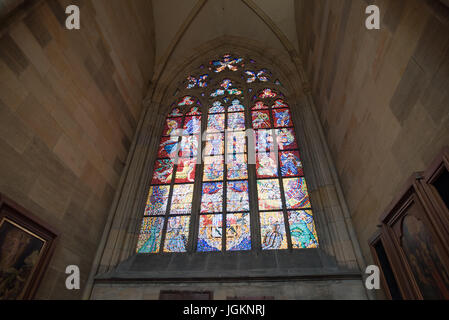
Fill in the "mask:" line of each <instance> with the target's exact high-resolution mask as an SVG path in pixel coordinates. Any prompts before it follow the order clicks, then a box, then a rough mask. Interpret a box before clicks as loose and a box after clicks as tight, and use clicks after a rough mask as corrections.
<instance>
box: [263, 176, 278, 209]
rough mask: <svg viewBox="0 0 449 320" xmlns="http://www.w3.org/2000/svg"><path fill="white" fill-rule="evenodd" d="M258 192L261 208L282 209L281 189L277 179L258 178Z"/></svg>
mask: <svg viewBox="0 0 449 320" xmlns="http://www.w3.org/2000/svg"><path fill="white" fill-rule="evenodd" d="M257 192H258V197H259V210H279V209H282V201H281V191H280V187H279V181H278V180H277V179H276V180H275V179H270V180H258V181H257Z"/></svg>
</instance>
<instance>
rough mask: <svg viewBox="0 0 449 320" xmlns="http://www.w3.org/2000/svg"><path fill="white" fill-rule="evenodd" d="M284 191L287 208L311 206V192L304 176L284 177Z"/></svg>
mask: <svg viewBox="0 0 449 320" xmlns="http://www.w3.org/2000/svg"><path fill="white" fill-rule="evenodd" d="M284 192H285V202H286V205H287V209H306V208H310V199H309V192H308V191H307V185H306V180H305V179H304V178H288V179H284Z"/></svg>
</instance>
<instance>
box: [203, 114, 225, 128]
mask: <svg viewBox="0 0 449 320" xmlns="http://www.w3.org/2000/svg"><path fill="white" fill-rule="evenodd" d="M224 129H225V115H224V114H210V115H209V117H208V119H207V132H222V131H224Z"/></svg>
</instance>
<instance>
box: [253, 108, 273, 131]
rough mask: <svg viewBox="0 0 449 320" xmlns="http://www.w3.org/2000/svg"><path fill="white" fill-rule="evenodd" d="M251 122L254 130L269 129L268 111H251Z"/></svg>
mask: <svg viewBox="0 0 449 320" xmlns="http://www.w3.org/2000/svg"><path fill="white" fill-rule="evenodd" d="M252 120H253V128H254V129H267V128H271V123H270V112H269V111H253V112H252Z"/></svg>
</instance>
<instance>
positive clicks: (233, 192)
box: [226, 181, 249, 212]
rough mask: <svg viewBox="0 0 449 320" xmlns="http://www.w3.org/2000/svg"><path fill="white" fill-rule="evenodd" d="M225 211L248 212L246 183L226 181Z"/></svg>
mask: <svg viewBox="0 0 449 320" xmlns="http://www.w3.org/2000/svg"><path fill="white" fill-rule="evenodd" d="M226 190H227V191H226V193H227V200H226V210H227V211H228V212H240V211H249V195H248V181H228V185H227V189H226Z"/></svg>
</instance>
